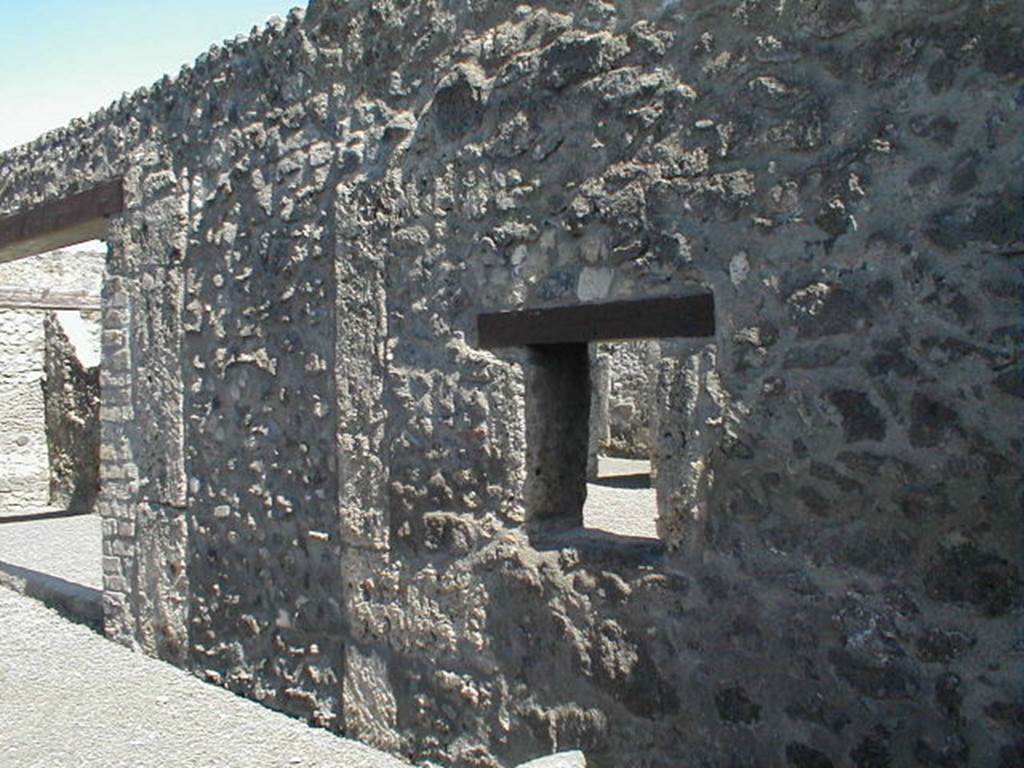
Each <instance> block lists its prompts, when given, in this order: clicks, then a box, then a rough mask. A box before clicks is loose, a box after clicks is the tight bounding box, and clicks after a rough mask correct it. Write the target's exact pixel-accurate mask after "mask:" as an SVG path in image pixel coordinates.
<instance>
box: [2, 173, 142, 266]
mask: <svg viewBox="0 0 1024 768" xmlns="http://www.w3.org/2000/svg"><path fill="white" fill-rule="evenodd" d="M123 210H124V186H123V184H122V181H121V179H114V180H113V181H107V182H104V183H102V184H99V185H98V186H95V187H93V188H92V189H88V190H86V191H85V192H79V193H77V194H74V195H68V196H67V197H64V198H61V199H60V200H55V201H53V202H51V203H44V204H42V205H39V206H36V207H35V208H29V209H27V210H23V211H21V212H19V213H15V214H13V215H11V216H6V217H4V218H2V219H0V264H2V263H3V262H5V261H14V260H15V259H21V258H24V257H26V256H35V255H36V254H38V253H46V252H47V251H53V250H56V249H58V248H66V247H67V246H69V245H74V244H76V243H84V242H86V241H88V240H96V239H102V238H104V237H106V235H107V224H108V220H109V219H110V217H111V216H116V215H117V214H119V213H121V212H122V211H123Z"/></svg>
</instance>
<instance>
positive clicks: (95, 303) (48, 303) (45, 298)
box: [0, 288, 100, 311]
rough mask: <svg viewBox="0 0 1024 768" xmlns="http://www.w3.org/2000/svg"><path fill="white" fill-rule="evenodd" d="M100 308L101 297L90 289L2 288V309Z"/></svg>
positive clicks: (0, 289) (0, 306)
mask: <svg viewBox="0 0 1024 768" xmlns="http://www.w3.org/2000/svg"><path fill="white" fill-rule="evenodd" d="M99 308H100V297H99V294H97V293H89V292H88V291H52V290H50V289H49V288H0V309H74V310H79V311H81V310H92V309H99Z"/></svg>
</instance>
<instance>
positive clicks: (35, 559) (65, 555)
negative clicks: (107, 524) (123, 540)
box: [0, 515, 103, 589]
mask: <svg viewBox="0 0 1024 768" xmlns="http://www.w3.org/2000/svg"><path fill="white" fill-rule="evenodd" d="M102 551H103V543H102V534H101V532H100V516H99V515H82V516H81V517H63V518H57V519H53V520H36V521H33V522H27V523H3V524H0V562H4V563H10V564H11V565H16V566H19V567H21V568H28V569H30V570H33V571H40V572H42V573H45V574H47V575H48V576H55V577H57V578H58V579H63V580H64V581H70V582H72V583H74V584H81V585H82V586H84V587H91V588H93V589H103V574H102V568H101V565H100V563H101V552H102Z"/></svg>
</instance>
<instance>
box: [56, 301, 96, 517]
mask: <svg viewBox="0 0 1024 768" xmlns="http://www.w3.org/2000/svg"><path fill="white" fill-rule="evenodd" d="M43 328H44V336H45V344H46V348H45V350H44V363H45V372H46V375H45V378H44V381H43V403H44V408H45V416H46V442H47V452H48V453H49V458H50V461H49V475H50V494H49V496H50V504H51V505H53V506H56V507H58V508H60V509H63V510H67V511H69V512H74V513H79V514H86V513H90V512H94V511H95V506H96V497H97V494H98V493H99V489H100V478H99V472H100V371H99V366H93V367H90V368H86V367H85V366H84V365H83V364H82V361H81V360H80V359H79V357H78V354H77V352H76V350H75V346H74V345H73V344H72V343H71V341H70V339H69V338H68V336H67V334H66V333H65V331H64V329H63V327H62V326H61V324H60V320H59V318H58V316H57V313H56V312H47V313H46V316H45V318H44V320H43Z"/></svg>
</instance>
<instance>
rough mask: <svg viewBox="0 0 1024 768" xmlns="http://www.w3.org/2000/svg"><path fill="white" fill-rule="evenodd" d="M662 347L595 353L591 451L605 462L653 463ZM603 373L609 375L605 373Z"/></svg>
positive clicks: (612, 346) (625, 346)
mask: <svg viewBox="0 0 1024 768" xmlns="http://www.w3.org/2000/svg"><path fill="white" fill-rule="evenodd" d="M660 356H661V352H660V348H659V346H658V343H657V342H656V341H630V342H617V343H615V342H613V343H601V344H597V345H596V348H595V349H594V350H593V351H592V356H591V366H592V370H593V375H592V377H591V386H592V387H593V395H592V398H593V399H592V401H591V408H590V413H591V415H590V418H591V421H592V422H596V423H595V424H593V425H592V430H593V431H594V440H593V443H594V444H593V445H591V451H592V452H596V453H598V454H600V455H602V456H615V457H618V458H625V459H644V460H647V459H650V457H651V445H652V442H651V429H650V428H651V422H652V419H653V417H654V414H653V412H652V409H653V406H654V401H655V390H656V389H657V371H658V360H659V358H660ZM601 369H603V370H601Z"/></svg>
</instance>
